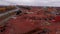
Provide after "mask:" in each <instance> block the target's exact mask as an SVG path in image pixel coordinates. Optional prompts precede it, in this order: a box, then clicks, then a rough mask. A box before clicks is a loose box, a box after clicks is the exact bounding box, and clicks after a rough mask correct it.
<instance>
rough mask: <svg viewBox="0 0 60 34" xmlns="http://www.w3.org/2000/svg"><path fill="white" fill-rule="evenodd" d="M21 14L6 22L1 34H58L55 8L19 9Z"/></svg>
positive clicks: (58, 27) (59, 30)
mask: <svg viewBox="0 0 60 34" xmlns="http://www.w3.org/2000/svg"><path fill="white" fill-rule="evenodd" d="M20 10H21V11H22V13H21V14H19V15H16V16H14V17H15V18H11V19H9V20H8V21H7V24H6V26H5V31H3V32H1V34H60V15H59V14H60V13H59V11H58V10H57V8H49V7H48V8H43V7H42V8H41V7H40V8H37V7H31V9H25V8H20Z"/></svg>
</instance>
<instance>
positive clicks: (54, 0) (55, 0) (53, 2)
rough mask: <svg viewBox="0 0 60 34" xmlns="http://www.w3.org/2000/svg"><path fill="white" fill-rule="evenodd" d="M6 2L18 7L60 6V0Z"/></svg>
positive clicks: (9, 0)
mask: <svg viewBox="0 0 60 34" xmlns="http://www.w3.org/2000/svg"><path fill="white" fill-rule="evenodd" d="M4 1H6V2H9V3H12V4H18V5H29V6H31V5H32V6H60V5H59V4H60V0H4Z"/></svg>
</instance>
